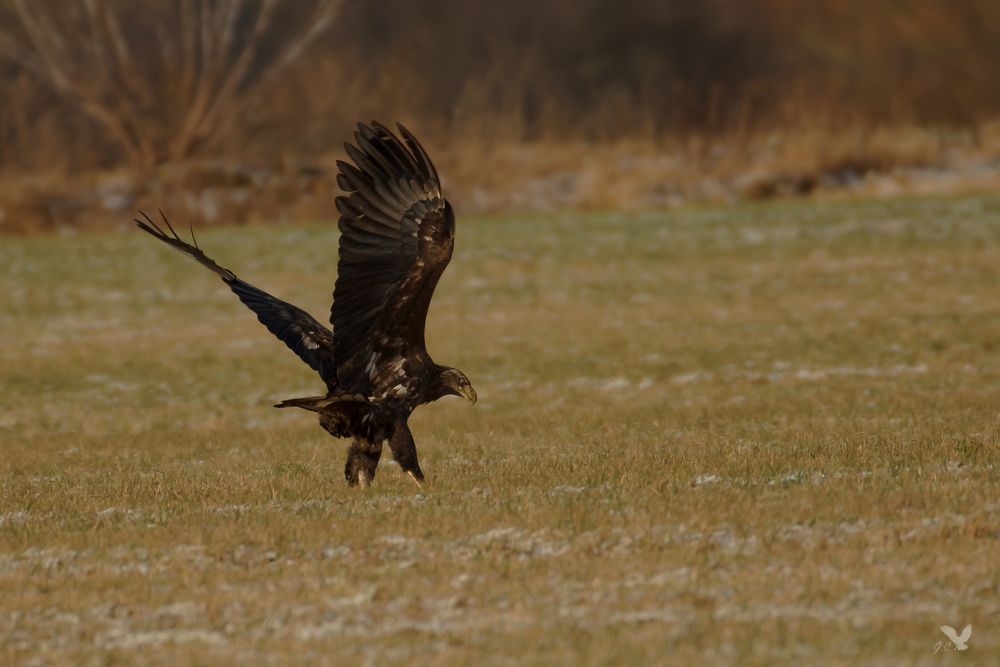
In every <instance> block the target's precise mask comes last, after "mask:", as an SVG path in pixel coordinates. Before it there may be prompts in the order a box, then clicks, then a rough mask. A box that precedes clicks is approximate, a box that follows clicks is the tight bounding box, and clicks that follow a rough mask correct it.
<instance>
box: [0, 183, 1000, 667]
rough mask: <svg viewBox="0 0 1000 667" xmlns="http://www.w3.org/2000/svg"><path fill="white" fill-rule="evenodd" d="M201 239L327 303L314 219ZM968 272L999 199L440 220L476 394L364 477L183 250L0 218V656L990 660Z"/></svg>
mask: <svg viewBox="0 0 1000 667" xmlns="http://www.w3.org/2000/svg"><path fill="white" fill-rule="evenodd" d="M199 239H200V241H201V242H202V245H203V246H204V247H205V248H206V249H208V250H209V251H210V253H211V254H213V255H214V256H216V257H217V259H219V261H220V262H222V263H223V264H224V265H227V266H231V267H232V268H234V269H235V270H237V271H238V272H239V273H240V275H241V276H242V277H245V278H246V279H248V280H250V281H251V282H254V283H255V284H258V285H260V286H261V287H264V288H266V289H269V290H271V291H273V292H274V293H275V294H277V295H279V296H282V297H285V298H289V299H291V300H293V301H296V302H297V303H299V304H300V305H302V306H304V307H306V308H308V309H309V310H311V311H312V312H314V313H315V314H317V315H318V316H322V315H323V313H324V312H325V310H326V308H327V307H328V299H329V296H328V295H329V292H330V287H331V285H332V280H333V276H334V265H335V247H336V231H335V226H334V225H333V224H330V223H323V224H315V225H310V226H301V227H250V228H227V229H219V230H212V231H206V232H205V233H204V234H202V235H200V237H199ZM998 279H1000V199H997V198H992V197H990V198H962V199H935V200H919V201H909V202H881V203H875V202H872V203H865V202H839V203H826V204H823V203H805V202H803V203H796V204H774V205H766V206H762V205H756V206H741V207H732V208H711V209H688V210H683V211H678V212H674V213H637V214H588V215H576V214H559V215H548V216H542V215H539V216H534V217H517V218H480V219H469V218H463V219H461V220H460V228H459V240H458V250H457V252H456V255H455V260H454V262H453V265H452V267H451V268H450V269H449V271H448V272H447V273H446V274H445V277H444V279H443V281H442V284H441V286H440V288H439V294H438V296H437V298H436V300H435V303H434V306H433V307H432V310H431V316H430V322H429V332H428V340H429V344H430V347H431V352H432V353H433V354H434V355H435V357H436V358H437V359H438V361H440V362H443V363H448V364H452V365H455V366H458V367H460V368H462V369H463V370H465V371H466V372H467V373H468V374H469V376H470V377H471V378H472V380H473V382H474V383H475V384H476V386H477V389H478V390H479V395H480V402H479V404H478V405H477V406H476V407H474V408H469V407H467V406H466V405H465V404H463V403H462V402H460V401H458V400H455V401H447V400H445V401H441V402H439V403H438V404H434V405H432V406H429V407H425V408H422V409H421V410H420V411H418V412H417V413H416V415H415V418H414V419H413V421H412V425H413V430H414V433H415V434H416V438H417V443H418V447H420V452H421V456H422V463H423V467H424V470H425V472H426V473H427V475H428V478H429V481H430V484H429V485H428V486H427V487H426V488H425V489H423V490H422V491H421V492H417V491H416V490H415V489H414V488H413V486H412V484H411V483H410V482H409V481H408V480H407V479H405V478H404V476H403V475H402V474H401V473H400V471H399V469H398V468H397V467H396V466H394V465H393V464H391V463H389V462H384V463H383V465H382V468H381V470H380V472H379V476H378V478H377V479H376V483H375V485H374V487H373V488H372V489H370V490H367V491H359V490H351V489H348V488H347V487H346V486H345V484H344V482H343V479H342V477H341V470H342V465H343V455H344V451H343V450H344V445H343V443H341V442H336V441H333V440H331V439H330V438H329V437H328V436H327V435H326V434H325V433H323V432H322V431H321V430H320V429H319V428H318V426H317V425H316V424H315V423H314V422H313V420H312V419H311V418H310V417H309V416H308V415H306V414H305V413H298V414H295V413H290V412H288V411H277V410H273V409H271V408H270V405H271V404H272V403H273V402H275V401H276V400H278V399H282V398H286V397H289V396H295V395H299V394H302V393H310V392H314V391H315V390H316V389H317V388H318V383H317V382H316V381H315V380H314V379H313V378H312V377H311V376H310V371H309V370H308V369H307V368H306V367H305V366H303V365H301V364H300V363H299V362H298V360H297V359H295V358H294V357H293V356H292V355H291V354H289V353H287V352H286V351H285V350H284V348H283V347H282V346H281V345H280V344H279V343H277V342H276V341H273V340H271V339H270V337H269V335H268V334H267V332H266V331H264V330H263V328H261V327H260V326H259V325H258V324H257V323H256V322H255V321H254V319H253V317H252V316H251V315H250V314H249V313H248V312H247V311H245V310H244V309H243V308H242V306H241V305H240V304H239V303H238V302H237V301H236V299H235V298H234V297H233V296H232V295H231V294H230V293H229V292H228V291H227V290H225V289H224V287H223V286H222V285H221V284H219V282H218V281H217V280H215V279H214V278H213V277H212V276H210V275H208V274H207V272H204V271H202V270H201V269H200V268H199V267H197V266H194V265H193V264H192V263H190V262H187V261H185V260H184V258H182V257H180V256H179V255H176V254H175V253H170V252H169V251H166V250H165V249H164V248H162V247H160V246H159V245H158V244H155V243H153V242H152V241H151V240H150V239H148V238H144V237H141V236H140V235H139V234H138V233H137V232H136V233H129V234H123V233H109V234H100V235H99V234H93V235H90V234H88V235H80V236H66V237H49V238H41V237H39V238H24V239H10V238H8V239H3V240H2V241H0V293H2V294H3V295H4V305H3V309H2V310H0V340H2V341H3V345H2V348H0V367H2V369H3V379H2V384H0V405H2V406H3V407H2V409H0V451H2V458H0V663H3V664H25V665H28V664H37V665H45V664H80V665H114V664H146V665H173V664H199V665H228V664H278V665H286V664H287V665H316V664H331V665H333V664H401V665H402V664H407V665H415V664H419V665H458V664H471V663H479V664H509V665H552V664H567V665H569V664H573V665H575V664H592V665H619V664H678V665H686V664H692V663H695V662H696V661H697V662H700V663H704V664H741V665H745V664H749V665H764V664H842V665H853V664H860V663H866V664H884V665H899V664H928V665H940V664H959V663H961V664H976V663H978V664H995V660H996V656H997V654H998V651H1000V628H998V626H997V618H1000V582H998V575H997V568H996V563H997V562H998V560H1000V549H998V545H1000V520H998V510H1000V504H998V493H997V490H998V483H997V482H998V479H997V469H996V465H997V462H998V461H997V460H998V443H1000V437H998V423H1000V422H998V414H997V411H998V405H1000V301H998V298H997V296H998V294H997V285H998ZM966 623H971V624H972V625H973V627H974V634H973V636H972V638H971V640H970V642H969V646H970V648H969V650H968V651H966V652H964V653H961V654H958V653H954V652H952V653H945V652H944V651H940V652H938V653H935V651H934V649H935V646H936V645H937V644H938V642H939V641H942V640H944V636H943V635H942V634H941V633H940V632H939V631H938V626H939V625H942V624H947V625H952V626H955V627H961V626H963V625H965V624H966Z"/></svg>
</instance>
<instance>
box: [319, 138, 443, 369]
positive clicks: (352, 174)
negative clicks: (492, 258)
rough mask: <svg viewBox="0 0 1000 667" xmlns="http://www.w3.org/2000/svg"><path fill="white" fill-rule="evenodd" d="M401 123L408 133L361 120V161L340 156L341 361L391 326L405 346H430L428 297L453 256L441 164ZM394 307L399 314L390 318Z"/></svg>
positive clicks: (352, 149) (337, 317) (337, 318)
mask: <svg viewBox="0 0 1000 667" xmlns="http://www.w3.org/2000/svg"><path fill="white" fill-rule="evenodd" d="M398 127H399V132H400V134H401V135H402V139H400V138H398V137H397V136H396V135H395V134H393V133H392V132H391V131H389V130H388V129H387V128H385V127H384V126H382V125H380V124H378V123H373V124H372V125H371V126H370V127H369V126H367V125H363V124H359V125H358V130H357V132H355V134H354V137H355V141H356V144H357V145H351V144H346V149H347V154H348V156H349V157H350V159H351V161H352V162H353V163H354V164H350V163H347V162H342V161H341V162H338V163H337V165H338V167H339V168H340V174H339V175H338V177H337V182H338V184H339V185H340V187H341V188H342V189H343V190H344V191H345V192H347V193H348V194H347V195H345V196H341V197H338V198H337V201H336V204H337V210H338V211H339V212H340V215H341V217H340V233H341V236H340V261H339V264H338V276H337V284H336V287H335V288H334V293H333V295H334V300H333V309H332V311H331V314H330V321H331V322H332V323H333V337H334V349H335V351H336V354H337V358H338V360H339V363H340V364H341V369H343V365H344V364H352V362H353V365H356V364H357V357H358V353H359V352H362V351H363V350H366V349H370V348H369V347H367V346H368V345H369V344H372V345H375V346H378V345H379V339H380V335H382V336H381V337H382V338H383V339H384V335H385V334H387V333H389V332H391V333H393V335H398V336H402V340H401V341H400V344H401V345H403V346H404V347H405V346H406V345H411V346H417V345H419V346H421V347H422V346H423V324H424V319H425V317H426V309H427V304H429V302H430V296H431V293H432V292H433V289H434V284H435V283H436V282H437V277H439V276H440V275H441V272H442V271H444V267H445V266H446V265H447V264H448V260H449V259H450V257H451V244H452V237H453V234H454V217H453V215H452V213H451V207H450V205H449V204H448V202H447V201H445V199H444V198H443V197H442V195H441V183H440V181H439V179H438V175H437V171H436V170H435V169H434V165H433V164H432V163H431V160H430V158H429V157H428V156H427V153H426V152H425V151H424V149H423V147H421V145H420V144H419V142H417V140H416V139H415V138H414V137H413V135H412V134H410V132H409V131H407V130H406V128H404V127H403V126H401V125H400V126H398ZM445 250H446V252H445ZM428 288H429V289H428ZM424 297H426V298H424ZM421 308H422V312H421ZM389 313H392V314H393V315H395V316H396V319H394V320H393V321H391V322H390V321H387V317H388V314H389ZM399 318H402V319H399ZM341 373H342V374H343V370H341Z"/></svg>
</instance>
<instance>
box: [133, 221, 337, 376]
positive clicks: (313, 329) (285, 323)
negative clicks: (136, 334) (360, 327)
mask: <svg viewBox="0 0 1000 667" xmlns="http://www.w3.org/2000/svg"><path fill="white" fill-rule="evenodd" d="M142 215H143V217H144V218H145V221H143V220H136V221H135V222H136V224H138V225H139V229H141V230H143V231H144V232H147V233H148V234H151V235H152V236H154V237H155V238H157V239H159V240H160V241H163V242H164V243H166V244H167V245H169V246H170V247H172V248H175V249H176V250H179V251H180V252H182V253H184V254H185V255H187V256H188V257H191V258H192V259H194V260H195V261H197V262H198V263H199V264H201V265H202V266H204V267H206V268H208V269H209V270H211V271H212V272H214V273H215V274H217V275H218V276H219V277H220V278H222V281H223V282H224V283H226V284H227V285H229V289H231V290H233V292H234V293H235V294H236V296H238V297H239V298H240V301H242V302H243V303H244V305H246V307H247V308H249V309H250V310H252V311H253V312H254V313H255V314H256V315H257V319H258V320H260V323H261V324H263V325H264V326H265V327H267V330H268V331H270V332H271V333H273V334H274V335H275V336H277V337H278V339H280V340H281V342H283V343H284V344H285V345H287V346H288V348H289V349H290V350H291V351H292V352H294V353H295V354H297V355H298V357H299V359H301V360H302V361H304V362H306V363H307V364H309V366H310V368H312V369H313V370H314V371H316V372H317V373H319V374H320V377H322V378H323V380H324V381H325V382H326V383H327V386H328V387H329V388H331V389H332V388H333V387H334V386H335V385H336V367H335V365H334V362H333V359H334V357H333V334H331V333H330V330H329V329H327V328H326V327H325V326H323V325H322V324H320V323H319V322H317V321H316V319H315V318H314V317H313V316H312V315H310V314H309V313H307V312H306V311H304V310H302V309H301V308H299V307H297V306H293V305H292V304H290V303H288V302H286V301H282V300H281V299H279V298H277V297H274V296H271V295H270V294H268V293H267V292H265V291H264V290H261V289H258V288H257V287H254V286H253V285H251V284H250V283H248V282H245V281H243V280H240V279H239V278H237V277H236V274H235V273H233V272H232V271H230V270H229V269H226V268H223V267H221V266H219V265H218V264H216V263H215V261H214V260H212V259H211V258H210V257H208V256H207V255H206V254H205V253H204V252H202V250H201V248H199V247H198V242H197V240H195V239H194V235H193V234H192V241H194V245H191V244H190V243H187V242H185V241H183V240H181V238H180V237H179V236H178V235H177V232H175V231H174V228H173V227H171V226H170V222H169V221H168V220H167V219H166V217H164V218H163V221H164V223H166V225H167V229H169V230H170V233H169V234H168V233H166V232H164V231H163V230H162V229H161V228H160V227H159V226H158V225H157V224H156V223H155V222H153V221H152V220H151V219H150V218H149V216H147V215H146V214H145V213H143V214H142ZM161 215H162V214H161Z"/></svg>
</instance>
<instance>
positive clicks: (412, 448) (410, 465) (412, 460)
mask: <svg viewBox="0 0 1000 667" xmlns="http://www.w3.org/2000/svg"><path fill="white" fill-rule="evenodd" d="M389 449H391V450H392V458H394V459H396V463H398V464H399V467H400V468H402V469H403V471H404V472H405V473H406V474H407V475H409V476H410V478H411V479H412V480H413V481H414V482H416V483H417V486H421V485H422V484H423V481H424V473H423V472H421V470H420V464H419V463H418V462H417V446H416V444H415V443H414V442H413V434H411V433H410V428H409V427H408V426H407V425H406V422H405V421H398V422H396V426H395V428H393V430H392V437H390V438H389Z"/></svg>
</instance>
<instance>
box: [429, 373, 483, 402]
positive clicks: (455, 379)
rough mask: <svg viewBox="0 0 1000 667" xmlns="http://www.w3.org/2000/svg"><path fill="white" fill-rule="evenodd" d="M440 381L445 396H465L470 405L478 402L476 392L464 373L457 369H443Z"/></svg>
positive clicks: (439, 377) (439, 376)
mask: <svg viewBox="0 0 1000 667" xmlns="http://www.w3.org/2000/svg"><path fill="white" fill-rule="evenodd" d="M438 379H439V381H440V382H441V388H442V390H443V391H444V394H443V395H448V394H451V395H452V396H464V397H465V398H466V399H468V400H469V402H470V403H473V404H474V403H475V402H476V398H477V396H476V390H475V389H474V388H473V387H472V383H471V382H469V378H467V377H465V373H463V372H462V371H460V370H458V369H457V368H443V369H442V370H441V372H440V374H439V375H438Z"/></svg>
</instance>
